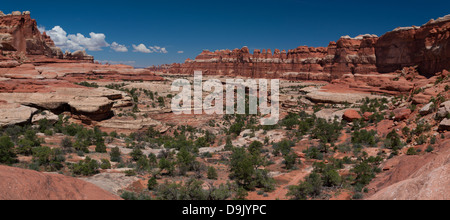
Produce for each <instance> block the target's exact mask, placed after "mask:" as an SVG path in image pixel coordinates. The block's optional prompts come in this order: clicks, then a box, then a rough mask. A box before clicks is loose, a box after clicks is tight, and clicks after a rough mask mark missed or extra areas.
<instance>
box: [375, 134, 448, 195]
mask: <svg viewBox="0 0 450 220" xmlns="http://www.w3.org/2000/svg"><path fill="white" fill-rule="evenodd" d="M449 146H450V142H449V141H448V140H447V141H445V142H443V143H442V144H440V146H439V149H441V150H439V151H438V152H436V153H433V154H427V155H425V156H406V155H405V156H401V157H398V158H395V159H393V160H389V161H388V164H385V166H389V167H393V168H392V169H390V170H388V171H386V172H384V173H382V174H380V175H379V176H377V178H375V180H374V181H373V182H372V183H371V184H370V185H369V186H368V188H369V189H374V190H375V191H376V192H375V194H373V195H371V196H369V197H368V199H369V200H448V199H450V187H448V186H449V185H450V148H449Z"/></svg>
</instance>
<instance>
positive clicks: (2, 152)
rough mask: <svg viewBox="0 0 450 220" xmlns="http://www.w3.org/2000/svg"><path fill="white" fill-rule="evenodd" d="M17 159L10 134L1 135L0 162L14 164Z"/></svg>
mask: <svg viewBox="0 0 450 220" xmlns="http://www.w3.org/2000/svg"><path fill="white" fill-rule="evenodd" d="M16 161H17V155H16V153H15V152H14V143H13V142H11V138H9V137H8V136H3V137H0V163H3V164H8V165H9V164H13V163H15V162H16Z"/></svg>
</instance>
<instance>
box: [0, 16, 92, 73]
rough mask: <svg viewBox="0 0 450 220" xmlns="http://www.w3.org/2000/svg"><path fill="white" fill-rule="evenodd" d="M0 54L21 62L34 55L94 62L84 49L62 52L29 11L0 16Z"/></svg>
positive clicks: (28, 59) (0, 65) (27, 60)
mask: <svg viewBox="0 0 450 220" xmlns="http://www.w3.org/2000/svg"><path fill="white" fill-rule="evenodd" d="M2 14H3V13H2ZM0 56H6V57H10V58H14V59H15V60H19V61H21V62H29V61H30V59H33V58H35V57H40V58H42V57H45V58H55V59H65V60H76V61H78V62H90V63H93V62H94V58H93V57H92V56H89V55H87V54H86V53H85V52H84V51H77V52H74V53H70V52H68V53H66V54H63V52H62V51H61V49H59V48H58V47H56V46H55V43H54V42H53V40H52V39H51V38H50V37H49V36H48V35H47V34H46V33H41V32H40V31H39V29H38V26H37V22H36V20H34V19H32V18H31V13H30V12H29V11H25V12H13V13H11V14H8V15H5V14H3V15H2V16H0ZM1 63H2V61H1V59H0V67H2V66H3V65H5V64H1Z"/></svg>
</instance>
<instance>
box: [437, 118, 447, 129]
mask: <svg viewBox="0 0 450 220" xmlns="http://www.w3.org/2000/svg"><path fill="white" fill-rule="evenodd" d="M439 130H440V131H450V119H448V118H446V119H444V120H442V121H441V123H440V124H439Z"/></svg>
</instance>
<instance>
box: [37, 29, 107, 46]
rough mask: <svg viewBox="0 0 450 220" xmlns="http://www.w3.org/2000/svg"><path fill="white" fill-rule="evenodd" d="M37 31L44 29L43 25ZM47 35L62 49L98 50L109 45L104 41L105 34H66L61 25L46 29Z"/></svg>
mask: <svg viewBox="0 0 450 220" xmlns="http://www.w3.org/2000/svg"><path fill="white" fill-rule="evenodd" d="M39 31H41V32H44V31H46V30H45V28H44V27H39ZM46 32H47V35H48V36H50V37H51V38H52V40H53V41H54V42H55V45H56V46H57V47H59V48H61V49H62V50H71V51H73V50H90V51H100V50H102V48H104V47H109V46H110V45H109V43H108V42H106V40H105V39H106V36H105V34H101V33H94V32H91V33H90V34H89V37H85V36H84V35H82V34H80V33H78V34H76V35H75V34H69V35H68V34H67V32H66V31H65V30H64V29H63V28H62V27H61V26H55V27H54V28H53V29H51V30H49V31H46Z"/></svg>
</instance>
